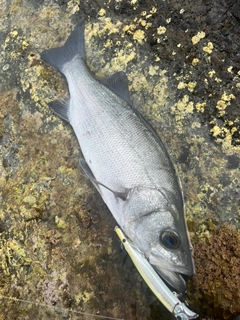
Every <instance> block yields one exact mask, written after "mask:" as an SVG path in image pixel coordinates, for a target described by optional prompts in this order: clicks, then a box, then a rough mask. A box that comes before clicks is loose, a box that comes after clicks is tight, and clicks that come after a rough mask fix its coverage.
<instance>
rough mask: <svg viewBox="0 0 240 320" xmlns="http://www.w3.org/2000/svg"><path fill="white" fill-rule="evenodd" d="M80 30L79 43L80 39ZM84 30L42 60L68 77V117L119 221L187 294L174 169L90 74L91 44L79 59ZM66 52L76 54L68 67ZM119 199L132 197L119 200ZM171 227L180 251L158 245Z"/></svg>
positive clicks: (188, 264) (185, 246) (154, 140)
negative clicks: (74, 46) (75, 50)
mask: <svg viewBox="0 0 240 320" xmlns="http://www.w3.org/2000/svg"><path fill="white" fill-rule="evenodd" d="M77 31H78V32H79V34H80V38H79V40H78V39H75V38H76V37H77V36H78V35H77ZM82 32H83V27H82V26H81V25H80V27H79V30H78V29H75V31H73V33H72V35H71V36H70V38H69V40H68V41H67V42H66V44H65V46H63V47H61V48H57V49H50V50H47V51H45V52H43V53H42V58H43V59H44V60H45V61H47V62H48V63H49V64H52V65H53V66H55V67H56V68H58V69H59V70H60V71H61V72H62V73H63V74H64V76H65V77H66V79H67V82H68V87H69V93H70V99H69V101H68V102H67V105H66V108H67V112H66V117H65V118H67V120H68V121H69V123H70V124H71V126H72V127H73V130H74V132H75V134H76V136H77V139H78V141H79V145H80V147H81V150H82V153H83V156H84V158H85V161H86V163H87V165H88V167H89V168H90V169H91V172H92V174H93V176H94V179H95V180H94V181H95V182H94V185H95V186H96V187H97V189H98V191H99V192H100V194H101V196H102V198H103V200H104V202H105V203H106V205H107V206H108V208H109V209H110V211H111V213H112V214H113V216H114V218H115V219H116V221H117V223H118V224H119V225H120V227H121V228H122V229H123V231H124V233H125V234H126V235H127V236H128V238H129V239H130V240H131V241H132V243H133V244H134V245H135V246H136V247H138V248H139V250H141V251H142V252H144V254H145V255H146V257H147V258H148V259H149V262H150V263H151V264H152V265H153V266H154V268H156V270H157V271H158V272H159V274H160V275H161V276H162V277H163V278H164V279H165V280H166V281H167V282H168V283H169V284H170V285H171V286H172V287H174V288H176V290H177V291H184V290H185V289H186V285H185V281H184V280H183V278H182V277H181V274H185V275H192V273H193V261H192V255H191V247H190V242H189V239H188V235H187V230H186V224H185V220H184V202H183V198H182V191H181V186H180V184H179V180H178V178H177V177H176V174H175V170H174V167H173V165H172V163H171V161H170V159H169V156H168V153H167V151H166V149H165V148H164V146H163V144H162V142H161V141H160V139H159V138H158V137H157V136H156V135H155V133H154V132H153V131H152V129H151V128H149V127H148V125H146V123H145V122H144V120H143V119H141V117H139V116H138V115H137V114H136V112H135V111H134V110H133V108H132V107H131V105H130V104H129V103H128V102H126V101H125V100H126V99H125V100H124V98H121V97H120V96H119V95H117V94H115V93H114V92H113V91H111V90H110V89H109V88H108V87H106V86H105V85H103V84H102V83H101V82H100V81H98V80H97V79H96V78H95V76H94V75H93V74H92V73H91V72H90V71H89V69H88V67H87V65H86V61H85V56H84V52H83V50H84V49H83V48H84V44H82V43H80V49H81V50H82V52H79V53H75V54H72V51H73V50H69V47H70V46H71V45H72V43H73V42H74V44H75V43H76V42H77V41H79V42H83V41H84V40H83V39H84V36H83V35H82V34H81V33H82ZM74 37H75V38H74ZM73 40H74V41H73ZM58 50H61V52H60V53H59V55H60V56H61V61H60V62H59V63H58V65H57V64H56V63H55V61H54V58H55V57H57V54H58ZM67 50H69V51H71V54H72V56H70V58H68V59H67V58H66V61H63V62H62V60H64V59H63V56H64V52H65V51H67ZM52 57H54V58H52ZM56 59H57V58H56ZM120 85H121V84H120ZM123 86H124V84H123ZM124 90H125V89H124ZM124 90H123V91H124ZM126 90H127V89H126ZM55 112H57V111H56V110H55ZM57 113H58V112H57ZM97 182H100V183H97ZM103 185H104V186H106V187H104V186H103ZM109 189H111V190H112V191H110V190H109ZM118 193H123V194H125V195H126V197H125V198H122V197H119V196H118ZM166 229H167V230H168V229H171V230H174V232H175V231H176V232H177V233H178V235H179V238H180V246H179V247H178V248H177V249H176V250H168V249H167V248H166V247H164V246H163V245H162V244H161V241H159V236H160V234H161V233H162V232H163V231H164V230H166Z"/></svg>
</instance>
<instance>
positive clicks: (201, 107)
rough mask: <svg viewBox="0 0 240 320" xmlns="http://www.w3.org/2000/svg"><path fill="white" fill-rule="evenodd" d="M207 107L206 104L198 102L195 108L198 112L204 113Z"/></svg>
mask: <svg viewBox="0 0 240 320" xmlns="http://www.w3.org/2000/svg"><path fill="white" fill-rule="evenodd" d="M205 106H206V102H202V103H200V102H198V103H196V106H195V107H196V109H197V111H198V112H204V107H205Z"/></svg>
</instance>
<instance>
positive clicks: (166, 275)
mask: <svg viewBox="0 0 240 320" xmlns="http://www.w3.org/2000/svg"><path fill="white" fill-rule="evenodd" d="M149 262H150V264H151V265H152V266H153V267H154V269H155V270H156V271H157V273H158V274H159V275H160V277H161V278H162V279H163V280H164V281H165V282H166V283H167V284H168V285H170V286H171V287H172V288H173V289H174V290H175V291H176V292H178V293H184V292H186V291H187V284H186V280H185V276H187V277H189V276H192V275H193V274H194V265H193V261H192V259H191V258H190V259H188V261H187V263H186V264H185V265H177V264H176V263H174V262H172V261H171V260H170V259H169V258H168V257H166V256H164V255H163V254H162V253H161V252H159V251H158V250H154V249H153V250H151V252H150V255H149Z"/></svg>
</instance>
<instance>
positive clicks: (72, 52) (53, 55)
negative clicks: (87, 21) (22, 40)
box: [41, 22, 85, 72]
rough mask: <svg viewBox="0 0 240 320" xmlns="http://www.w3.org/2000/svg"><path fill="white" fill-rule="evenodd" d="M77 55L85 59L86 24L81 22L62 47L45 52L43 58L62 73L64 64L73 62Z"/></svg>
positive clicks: (42, 54)
mask: <svg viewBox="0 0 240 320" xmlns="http://www.w3.org/2000/svg"><path fill="white" fill-rule="evenodd" d="M76 55H80V56H81V57H82V58H83V59H84V58H85V41H84V22H80V23H79V24H78V25H77V26H76V27H75V29H74V30H73V31H72V33H71V34H70V36H69V38H68V39H67V41H66V42H65V44H64V45H63V46H62V47H60V48H53V49H49V50H45V51H43V52H42V53H41V58H42V59H43V60H44V61H45V62H47V63H48V64H49V65H51V66H53V67H54V68H56V69H57V70H59V71H60V72H62V70H63V66H64V64H65V63H67V62H68V61H71V60H72V59H73V58H74V57H75V56H76Z"/></svg>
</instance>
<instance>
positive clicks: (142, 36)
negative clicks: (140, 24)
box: [133, 30, 145, 44]
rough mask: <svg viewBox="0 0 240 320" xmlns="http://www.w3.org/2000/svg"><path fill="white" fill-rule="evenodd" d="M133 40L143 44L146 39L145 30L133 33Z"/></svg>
mask: <svg viewBox="0 0 240 320" xmlns="http://www.w3.org/2000/svg"><path fill="white" fill-rule="evenodd" d="M133 39H134V40H136V41H137V42H139V43H140V44H141V43H143V40H144V39H145V33H144V31H143V30H136V31H135V32H134V33H133Z"/></svg>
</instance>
